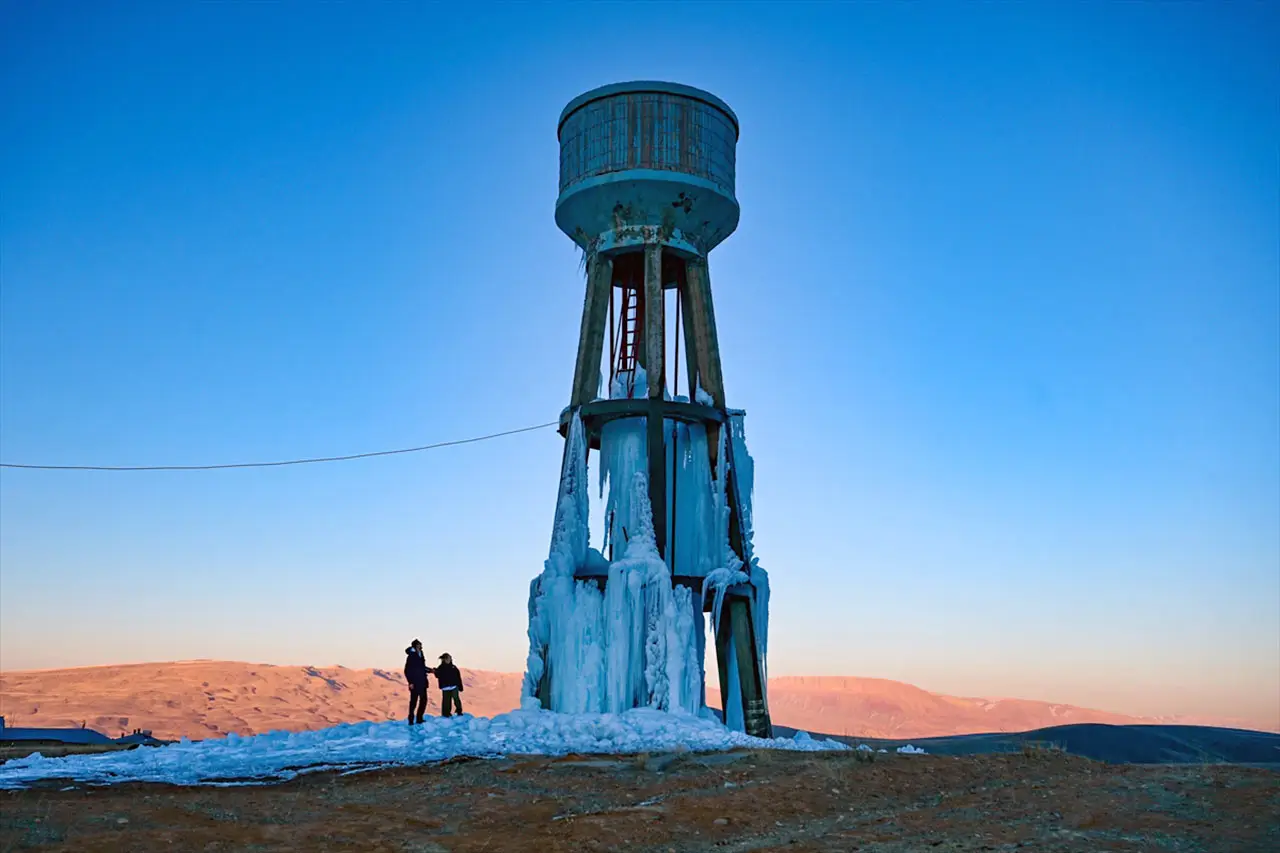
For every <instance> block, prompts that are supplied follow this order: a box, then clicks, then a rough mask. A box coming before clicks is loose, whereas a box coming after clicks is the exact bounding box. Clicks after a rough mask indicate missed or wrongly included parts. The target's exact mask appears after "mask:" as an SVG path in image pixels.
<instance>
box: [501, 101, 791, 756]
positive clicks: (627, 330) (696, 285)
mask: <svg viewBox="0 0 1280 853" xmlns="http://www.w3.org/2000/svg"><path fill="white" fill-rule="evenodd" d="M559 139H560V195H559V198H558V199H557V201H556V212H555V215H556V224H557V225H559V227H560V229H561V230H562V231H564V233H565V234H567V235H568V236H569V237H570V239H572V240H573V241H574V242H575V243H576V244H577V245H578V246H579V248H580V249H581V250H582V252H583V256H584V261H585V267H586V298H585V300H584V303H583V310H582V324H581V331H580V337H579V342H578V351H577V360H576V363H575V366H574V376H573V386H572V389H571V391H570V395H569V405H568V406H567V407H566V408H565V410H564V412H563V413H562V414H561V417H560V424H561V434H562V435H564V437H565V450H564V461H563V465H562V472H561V481H560V493H559V498H558V501H557V506H556V517H555V524H554V529H553V534H552V544H551V551H550V555H549V557H548V559H547V561H546V563H545V566H544V570H543V572H542V574H540V575H539V576H538V577H537V578H535V580H534V581H533V584H532V586H531V589H530V597H529V640H530V649H529V661H528V668H527V671H526V676H525V686H524V691H525V699H524V702H525V704H526V705H529V706H534V705H536V706H540V707H542V708H547V709H550V710H554V711H564V712H593V711H594V712H605V711H609V712H619V711H625V710H627V709H629V708H633V707H656V708H660V709H667V710H680V711H687V712H690V713H703V714H705V713H707V711H706V708H705V693H706V688H705V684H704V683H703V672H704V668H703V666H704V661H705V654H706V648H705V646H706V642H705V639H704V638H705V636H706V626H705V622H704V619H705V618H706V617H707V614H710V617H711V620H712V622H711V629H712V634H713V636H714V646H715V655H716V663H717V670H718V675H719V689H720V697H721V700H722V705H721V707H722V708H724V709H725V722H726V724H727V725H729V726H730V727H731V728H736V729H740V730H743V731H746V732H747V733H749V734H754V735H759V736H766V737H767V736H770V734H771V731H772V729H771V725H770V720H769V711H768V705H767V700H766V696H765V684H766V667H765V657H766V651H767V643H768V615H767V614H768V596H769V586H768V575H767V574H766V573H765V571H764V570H763V569H761V568H760V566H759V564H758V563H757V561H756V560H755V557H754V554H753V553H752V527H751V489H752V462H751V457H750V456H749V455H748V453H747V449H746V444H745V435H744V432H743V413H742V412H741V411H739V410H735V409H730V408H728V406H727V403H726V397H725V386H724V379H723V375H722V371H721V365H720V349H719V345H718V342H717V338H716V323H715V311H714V309H713V305H712V297H711V280H710V277H709V274H708V266H707V257H708V254H709V253H710V252H711V250H712V249H714V248H715V247H716V246H717V245H719V244H720V243H721V242H722V241H723V240H724V239H725V238H727V237H728V236H729V235H730V234H731V233H733V231H734V229H735V228H736V227H737V225H738V216H739V208H738V201H737V199H736V198H735V196H734V167H735V149H736V146H737V140H738V119H737V116H735V115H734V113H733V111H732V110H731V109H729V107H728V105H726V104H725V103H724V102H723V101H721V100H720V99H719V98H717V97H716V96H714V95H712V94H710V93H708V92H704V91H701V90H699V89H694V88H691V87H689V86H682V85H679V84H674V83H653V82H639V83H619V84H614V85H610V86H604V87H602V88H599V89H594V90H592V91H590V92H587V93H586V94H583V95H580V96H578V97H577V98H574V99H573V100H572V101H570V102H569V105H568V106H566V107H565V109H564V112H563V113H561V115H560V124H559ZM592 450H596V451H598V453H597V457H596V462H595V464H597V465H598V467H599V470H600V473H599V478H598V486H597V487H596V488H598V489H599V492H600V496H601V497H602V498H605V502H604V513H605V518H604V519H602V522H603V523H602V527H603V530H604V536H603V540H602V541H601V542H600V545H599V547H598V548H597V547H592V545H591V543H590V541H589V538H590V533H589V530H590V519H589V503H590V493H591V491H592V489H593V484H592V482H591V481H590V478H589V477H588V465H589V460H590V456H591V451H592ZM606 495H607V497H606ZM534 700H536V702H535V701H534Z"/></svg>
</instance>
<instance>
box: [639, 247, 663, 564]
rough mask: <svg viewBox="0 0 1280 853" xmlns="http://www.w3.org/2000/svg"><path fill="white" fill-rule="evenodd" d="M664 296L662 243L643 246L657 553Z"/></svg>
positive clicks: (660, 549)
mask: <svg viewBox="0 0 1280 853" xmlns="http://www.w3.org/2000/svg"><path fill="white" fill-rule="evenodd" d="M666 328H667V326H666V300H664V299H663V298H662V245H661V244H659V243H648V244H646V245H645V247H644V351H645V366H644V369H645V371H646V373H647V374H648V377H649V414H648V418H647V434H648V435H647V441H646V444H647V446H648V450H649V503H650V505H651V506H652V508H653V535H654V539H656V540H657V544H658V553H659V554H662V555H663V556H664V557H665V556H666V553H667V445H666V435H665V432H666V431H665V430H664V429H663V423H662V409H661V405H662V391H663V388H664V387H665V385H666V382H665V380H666Z"/></svg>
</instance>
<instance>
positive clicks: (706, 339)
mask: <svg viewBox="0 0 1280 853" xmlns="http://www.w3.org/2000/svg"><path fill="white" fill-rule="evenodd" d="M685 281H686V290H685V294H684V322H685V346H686V347H688V350H689V357H690V360H691V363H692V364H693V365H694V366H693V369H692V372H691V373H690V376H689V387H690V388H695V387H696V384H701V385H702V390H704V391H706V392H707V393H708V394H710V395H711V399H712V400H714V401H715V405H716V408H718V409H723V408H724V376H723V374H722V373H721V371H720V340H719V338H718V337H717V336H716V312H715V307H714V306H713V305H712V302H711V276H710V274H709V273H708V271H707V259H706V258H694V259H693V260H691V261H689V264H688V266H687V269H686V274H685ZM695 383H696V384H695ZM695 402H696V401H695Z"/></svg>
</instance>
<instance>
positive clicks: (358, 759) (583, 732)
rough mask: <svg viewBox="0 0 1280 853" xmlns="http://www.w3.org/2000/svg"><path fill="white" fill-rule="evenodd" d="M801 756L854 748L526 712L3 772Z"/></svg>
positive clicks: (247, 771) (123, 778) (119, 777)
mask: <svg viewBox="0 0 1280 853" xmlns="http://www.w3.org/2000/svg"><path fill="white" fill-rule="evenodd" d="M743 747H745V748H751V749H783V750H792V751H799V752H816V751H822V750H842V749H848V747H846V746H845V745H843V744H841V743H838V742H836V741H833V740H823V741H818V740H813V739H812V738H808V739H800V738H796V739H784V738H775V739H773V740H765V739H761V738H753V737H750V736H748V735H745V734H743V733H741V732H733V731H729V730H728V729H726V728H725V727H724V726H723V725H721V724H720V723H719V722H718V721H715V720H708V719H705V718H700V717H695V716H692V715H689V714H681V713H669V712H665V711H656V710H653V709H650V708H636V709H632V710H629V711H626V712H624V713H621V714H557V713H552V712H550V711H535V710H520V711H512V712H510V713H508V714H501V715H499V716H497V717H493V718H488V717H471V716H463V717H452V718H447V719H446V718H440V717H433V718H429V719H427V720H426V721H424V722H423V724H422V725H420V726H413V727H410V726H407V725H405V724H404V723H403V722H386V723H372V722H368V723H343V724H341V725H337V726H333V727H332V728H327V729H320V730H318V731H311V732H269V733H267V734H262V735H256V736H254V737H239V736H237V735H234V734H232V735H228V736H227V737H226V738H221V739H217V740H205V741H196V742H191V741H186V740H184V741H182V742H181V743H176V744H172V745H170V746H163V747H143V748H139V749H133V750H129V751H127V752H112V753H105V754H99V755H71V756H66V757H64V758H44V757H42V756H41V755H39V754H35V755H31V756H28V757H27V758H20V759H17V760H14V761H9V762H7V763H5V764H3V765H0V789H6V788H8V789H12V788H22V787H25V786H27V785H30V784H32V783H35V782H39V781H42V780H45V779H72V780H76V781H80V782H89V783H95V784H113V783H118V782H165V783H170V784H175V785H246V784H262V783H267V782H279V781H284V780H287V779H292V778H294V777H296V776H299V775H301V774H303V773H314V772H316V771H320V770H335V769H336V770H350V771H356V770H362V769H367V768H370V767H376V766H384V765H411V764H428V763H431V762H435V761H443V760H445V759H449V758H455V757H457V756H475V757H480V758H497V757H501V756H504V755H567V754H569V753H605V754H632V753H639V752H670V751H683V750H689V751H695V752H714V751H720V750H727V749H735V748H743Z"/></svg>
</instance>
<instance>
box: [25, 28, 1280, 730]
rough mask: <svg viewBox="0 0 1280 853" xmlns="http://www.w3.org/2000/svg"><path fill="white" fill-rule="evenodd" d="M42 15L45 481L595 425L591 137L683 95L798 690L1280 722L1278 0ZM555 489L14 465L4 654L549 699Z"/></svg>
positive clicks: (34, 370)
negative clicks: (587, 321) (660, 100)
mask: <svg viewBox="0 0 1280 853" xmlns="http://www.w3.org/2000/svg"><path fill="white" fill-rule="evenodd" d="M0 8H2V9H3V12H2V16H3V17H2V21H3V25H0V63H2V64H0V98H2V99H3V100H2V104H0V105H2V107H3V109H0V132H2V133H3V137H2V142H0V150H2V151H3V157H0V185H2V186H3V188H4V189H3V194H2V195H0V285H2V287H0V457H3V461H6V462H40V463H54V464H57V463H70V464H75V463H86V462H87V463H98V464H126V465H127V464H150V463H193V462H194V463H199V462H221V461H240V460H252V459H271V458H284V457H297V456H309V455H328V454H333V453H345V452H358V451H363V450H378V449H385V448H391V447H400V446H406V445H415V444H421V443H426V442H431V441H436V440H447V439H453V438H463V437H466V436H470V435H475V434H480V433H486V432H491V431H495V430H501V429H508V428H513V427H519V426H525V425H528V424H535V423H539V422H543V421H549V420H552V419H554V418H555V416H556V414H557V413H558V412H559V411H560V409H561V408H562V407H563V406H564V404H565V403H566V402H567V398H568V393H569V384H570V380H571V374H572V363H573V353H574V348H575V345H576V335H577V331H578V323H579V316H580V310H581V301H582V288H583V283H582V279H581V274H580V272H579V267H578V257H577V253H576V250H575V249H574V247H573V246H572V244H571V243H570V242H569V241H568V239H567V238H565V237H564V236H563V235H561V234H560V233H559V232H558V231H557V230H556V227H555V224H554V221H553V219H552V211H553V205H554V200H555V193H556V178H557V174H556V170H557V165H558V160H557V143H556V138H555V127H556V118H557V116H558V114H559V111H560V109H561V108H562V107H563V106H564V104H565V103H566V102H567V101H568V100H569V99H570V98H571V97H573V96H574V95H576V94H578V93H579V92H581V91H584V90H586V89H589V88H592V87H594V86H597V85H601V84H604V83H608V82H614V81H618V80H626V79H670V80H677V81H680V82H684V83H688V84H692V85H696V86H701V87H703V88H706V89H709V90H710V91H712V92H715V93H716V94H717V95H719V96H721V97H722V98H724V99H725V100H726V101H727V102H728V103H729V104H730V105H731V106H732V107H733V108H734V109H735V111H736V112H737V113H738V115H739V117H740V119H741V123H742V137H741V142H740V145H739V150H738V168H739V171H738V196H739V200H740V201H741V204H742V211H743V212H742V224H741V226H740V228H739V230H738V232H737V233H736V234H735V235H734V236H733V237H732V238H730V239H729V240H728V241H727V242H726V243H725V244H723V245H722V246H721V247H720V248H719V249H717V250H716V251H715V252H714V253H713V254H712V258H711V270H712V280H713V286H714V291H715V295H716V299H717V302H716V315H717V320H718V322H719V325H720V341H721V347H722V351H723V357H724V364H725V375H726V387H727V391H728V395H729V399H730V403H731V404H732V405H738V406H742V407H744V408H746V409H747V411H748V413H749V415H748V419H747V424H748V436H749V439H750V441H751V446H752V451H753V454H754V456H755V457H756V471H757V474H756V479H757V495H756V526H757V531H758V532H757V540H756V541H757V547H758V550H759V553H760V555H761V558H762V562H763V563H764V564H765V565H766V567H768V568H769V569H770V570H771V574H772V576H773V586H774V599H773V601H774V608H773V626H774V627H773V632H772V633H773V641H772V653H771V661H770V665H771V672H772V673H773V674H850V675H868V676H882V677H888V678H895V679H901V680H905V681H911V682H914V683H917V684H920V685H921V686H924V687H926V688H929V689H934V690H939V691H946V692H952V693H961V694H966V695H1005V696H1024V697H1029V698H1044V699H1052V700H1058V701H1066V702H1074V703H1077V704H1085V705H1093V706H1098V707H1104V708H1108V709H1114V710H1124V711H1135V712H1141V713H1206V714H1235V715H1240V716H1248V717H1251V718H1253V719H1258V720H1264V721H1266V720H1272V721H1274V720H1280V226H1278V215H1277V201H1278V199H1280V158H1277V154H1276V151H1277V144H1278V142H1280V106H1278V105H1280V68H1278V67H1277V64H1276V62H1275V58H1274V52H1273V48H1274V45H1275V43H1276V42H1277V40H1278V39H1280V15H1277V13H1276V10H1275V9H1274V8H1273V7H1268V6H1266V5H1265V4H1253V5H1250V4H1230V5H1219V4H1194V5H1193V4H1176V5H1175V4H1061V5H1050V4H985V5H971V4H966V5H961V4H930V5H925V4H901V5H897V4H873V3H867V4H856V5H841V4H835V3H830V4H813V5H804V4H799V3H792V4H787V5H784V6H768V5H764V4H751V5H745V6H732V5H727V4H726V5H716V4H698V5H672V6H660V5H654V4H645V5H643V6H635V5H625V4H590V5H586V4H578V5H563V6H551V5H537V4H522V5H514V4H513V5H506V6H489V7H484V6H478V5H473V6H467V7H466V9H465V12H464V11H459V10H454V9H451V8H448V7H444V6H427V5H416V4H396V5H392V4H386V5H379V6H359V7H357V6H355V5H345V6H340V5H336V4H330V5H315V4H297V3H294V4H291V3H282V4H271V5H267V4H170V3H157V4H142V3H136V4H92V5H84V4H75V5H73V4H57V3H50V4H34V5H33V4H21V3H15V2H5V3H4V4H3V6H2V7H0ZM664 19H665V20H666V22H665V23H664ZM559 461H560V450H559V439H558V437H557V436H555V434H554V433H553V432H551V431H545V432H537V433H530V434H525V435H521V436H516V437H511V438H506V439H501V440H498V441H493V442H488V443H484V444H477V445H470V446H466V447H460V448H454V449H450V450H442V451H437V452H431V453H426V454H421V455H417V456H402V457H393V458H389V459H379V460H371V461H365V462H350V463H342V464H335V465H325V466H312V467H305V468H293V469H269V470H250V471H228V472H214V473H197V474H180V473H160V474H101V473H97V474H95V473H38V472H26V471H12V470H6V471H4V472H3V474H2V475H0V666H3V667H4V668H6V669H13V668H28V667H45V666H62V665H78V664H94V663H105V662H120V661H131V660H165V659H173V658H193V657H206V658H231V659H249V660H256V661H269V662H277V663H312V664H332V663H341V664H345V665H349V666H390V667H395V666H397V665H398V664H399V659H400V655H401V650H402V649H403V647H404V645H405V643H406V642H407V640H408V639H409V638H411V637H412V636H421V637H422V638H423V640H424V641H425V642H426V643H427V645H428V646H429V647H436V646H440V647H441V650H442V651H443V650H444V648H446V647H447V648H448V649H449V650H450V651H452V652H453V654H454V655H455V657H456V658H457V659H458V661H459V662H460V663H461V664H462V665H463V666H464V667H465V666H471V667H476V668H490V669H505V670H518V669H520V668H521V666H522V663H523V658H524V654H525V651H526V649H525V639H524V629H525V596H526V593H527V588H528V582H529V579H530V578H531V577H532V576H533V575H535V574H536V573H537V572H538V571H539V570H540V567H541V561H542V559H543V558H545V555H546V549H547V544H548V541H549V534H550V521H551V516H552V511H553V501H554V497H555V493H556V478H557V476H558V467H559Z"/></svg>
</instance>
